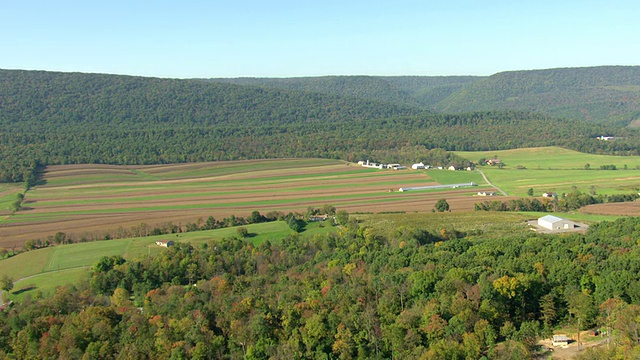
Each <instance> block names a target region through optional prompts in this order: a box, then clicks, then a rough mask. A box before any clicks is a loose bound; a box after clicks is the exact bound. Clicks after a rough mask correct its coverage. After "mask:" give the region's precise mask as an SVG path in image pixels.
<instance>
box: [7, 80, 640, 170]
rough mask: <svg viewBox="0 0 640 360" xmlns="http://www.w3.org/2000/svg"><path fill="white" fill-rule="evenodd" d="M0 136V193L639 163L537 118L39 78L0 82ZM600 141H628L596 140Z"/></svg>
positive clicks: (614, 131)
mask: <svg viewBox="0 0 640 360" xmlns="http://www.w3.org/2000/svg"><path fill="white" fill-rule="evenodd" d="M405 80H407V81H405V84H408V83H409V81H408V80H412V79H405ZM398 81H400V80H398ZM445 83H446V81H445ZM407 86H408V85H407ZM417 87H418V86H417V85H416V87H415V88H414V89H417ZM414 91H416V90H414ZM0 126H1V128H2V131H0V181H23V180H25V179H28V178H33V177H32V176H30V175H29V174H33V171H34V169H37V168H38V165H49V164H70V163H73V164H80V163H108V164H154V163H175V162H197V161H215V160H238V159H255V158H275V157H323V158H340V159H345V160H350V161H357V160H361V159H374V160H376V161H386V162H399V161H400V162H413V161H416V160H417V159H419V158H420V157H421V155H420V154H423V155H424V154H425V153H426V152H427V151H428V150H429V149H434V148H443V149H445V150H500V149H510V148H517V147H530V146H549V145H557V146H565V147H569V148H573V149H576V150H581V151H588V152H606V153H616V154H637V153H638V151H639V149H638V147H637V134H638V131H636V130H633V129H621V128H619V127H615V126H610V125H609V126H607V125H597V124H593V123H588V122H584V121H582V122H580V121H558V120H556V119H554V118H552V117H548V116H543V115H538V114H535V113H530V112H516V111H494V112H474V113H463V114H456V115H445V114H434V113H431V112H427V111H424V110H422V109H421V108H418V107H410V106H406V105H394V104H392V103H389V102H382V101H375V100H368V99H364V98H356V97H345V96H338V95H333V94H320V93H316V92H307V91H294V90H283V89H270V88H262V87H256V86H246V85H234V84H222V83H214V82H205V81H202V80H174V79H157V78H143V77H130V76H116V75H100V74H78V73H52V72H37V71H7V70H4V71H2V70H0ZM603 134H604V135H616V136H619V137H620V139H619V140H616V141H615V142H599V141H597V140H595V139H594V138H595V137H596V136H598V135H603Z"/></svg>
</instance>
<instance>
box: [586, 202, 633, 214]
mask: <svg viewBox="0 0 640 360" xmlns="http://www.w3.org/2000/svg"><path fill="white" fill-rule="evenodd" d="M580 212H583V213H586V214H597V215H628V216H640V202H639V201H634V202H623V203H606V204H594V205H587V206H585V207H583V208H580Z"/></svg>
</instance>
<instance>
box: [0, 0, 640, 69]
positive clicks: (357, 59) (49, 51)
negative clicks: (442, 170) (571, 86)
mask: <svg viewBox="0 0 640 360" xmlns="http://www.w3.org/2000/svg"><path fill="white" fill-rule="evenodd" d="M638 14H640V2H637V1H635V0H634V1H610V2H605V1H589V0H585V1H562V0H555V1H547V0H539V1H506V0H505V1H490V0H485V1H472V0H444V1H440V0H438V1H428V0H426V1H409V0H397V1H377V0H369V1H361V0H353V1H350V0H342V1H334V0H331V1H322V2H319V1H300V0H299V1H289V0H283V1H278V0H273V1H253V0H251V1H247V0H235V1H231V0H228V1H217V0H212V1H190V0H184V1H163V0H159V1H150V0H148V1H136V0H128V1H121V0H110V1H91V0H89V1H87V0H84V1H68V0H59V1H51V0H42V1H33V0H20V1H8V2H5V3H4V4H3V5H2V7H1V8H0V54H2V55H0V68H3V69H29V70H54V71H80V72H98V73H112V74H129V75H142V76H157V77H176V78H192V77H200V78H212V77H242V76H255V77H291V76H319V75H429V76H436V75H491V74H494V73H496V72H500V71H507V70H530V69H544V68H557V67H579V66H597V65H640V46H638V39H640V22H638V20H637V16H638Z"/></svg>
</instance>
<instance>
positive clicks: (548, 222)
mask: <svg viewBox="0 0 640 360" xmlns="http://www.w3.org/2000/svg"><path fill="white" fill-rule="evenodd" d="M538 226H540V227H543V228H545V229H549V230H566V229H573V228H574V227H575V223H574V222H573V221H571V220H567V219H563V218H559V217H557V216H553V215H546V216H543V217H541V218H539V219H538Z"/></svg>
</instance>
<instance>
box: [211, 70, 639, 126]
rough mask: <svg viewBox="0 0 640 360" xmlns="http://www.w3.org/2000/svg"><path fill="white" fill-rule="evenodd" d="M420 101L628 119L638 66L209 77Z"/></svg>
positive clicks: (449, 108)
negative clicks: (444, 73)
mask: <svg viewBox="0 0 640 360" xmlns="http://www.w3.org/2000/svg"><path fill="white" fill-rule="evenodd" d="M210 81H213V82H223V83H234V84H242V85H254V86H260V87H263V88H279V89H288V90H303V91H308V92H317V93H323V94H335V95H340V96H353V97H357V98H359V99H374V100H380V101H385V102H389V103H393V104H399V105H410V106H420V107H423V108H425V109H429V110H434V111H437V112H441V113H464V112H474V111H496V110H517V111H531V112H538V113H541V114H546V115H549V116H553V117H558V118H567V119H577V120H582V121H589V122H601V123H613V124H618V125H627V124H628V123H629V122H631V121H633V120H636V119H640V66H600V67H583V68H558V69H546V70H525V71H507V72H500V73H497V74H494V75H491V76H488V77H483V76H389V77H387V76H327V77H309V78H305V77H302V78H235V79H210Z"/></svg>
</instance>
